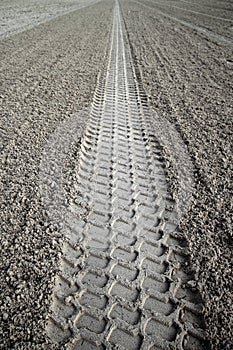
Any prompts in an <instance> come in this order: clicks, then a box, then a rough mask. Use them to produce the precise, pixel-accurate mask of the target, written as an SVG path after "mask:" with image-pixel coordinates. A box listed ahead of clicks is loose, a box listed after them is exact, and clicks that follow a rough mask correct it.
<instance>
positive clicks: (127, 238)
mask: <svg viewBox="0 0 233 350" xmlns="http://www.w3.org/2000/svg"><path fill="white" fill-rule="evenodd" d="M141 95H142V94H141V92H140V89H139V84H138V83H137V79H136V74H135V70H134V66H133V60H132V57H131V52H130V48H129V43H128V38H127V35H126V31H125V27H124V23H123V19H122V15H121V10H120V7H119V4H118V2H117V1H116V5H115V8H114V14H113V28H112V37H111V45H110V54H109V60H108V68H107V72H106V76H105V77H104V78H101V79H99V81H98V84H97V88H96V92H95V96H94V101H93V104H92V110H91V115H90V120H89V124H88V126H87V129H86V133H85V136H84V138H83V141H82V145H81V151H80V155H79V164H78V170H77V184H76V186H77V190H78V193H79V197H80V203H79V208H77V221H76V222H75V223H74V224H73V225H71V226H72V227H70V230H69V233H68V239H67V241H66V243H65V244H64V247H63V256H62V258H61V266H60V273H59V275H58V276H57V279H56V284H55V288H54V294H53V301H52V306H51V315H50V317H49V321H48V324H47V334H48V336H49V338H50V339H51V340H52V341H53V342H55V343H58V344H60V345H61V346H63V345H64V346H65V348H66V349H72V350H75V349H76V350H78V349H86V350H92V349H121V350H126V349H127V350H137V349H143V350H148V349H151V350H155V349H185V350H191V349H192V350H194V349H198V350H200V349H206V347H205V334H204V331H203V318H202V301H201V299H200V297H199V295H198V292H197V291H196V290H195V286H194V285H193V276H192V274H188V273H187V272H186V270H185V268H184V266H185V265H187V261H188V260H187V259H188V257H187V248H186V244H185V242H184V241H183V240H182V239H180V238H179V235H178V233H177V232H176V224H175V223H173V222H172V219H171V217H172V215H171V212H172V210H173V209H172V208H173V206H174V203H173V200H172V199H171V198H170V197H169V195H168V193H167V186H166V180H165V175H164V170H163V169H164V164H163V161H162V159H161V155H160V147H159V144H156V141H155V142H153V145H152V144H151V142H150V138H149V136H148V125H147V123H146V121H145V118H144V109H145V103H144V102H143V99H142V97H141ZM80 213H83V214H82V215H80Z"/></svg>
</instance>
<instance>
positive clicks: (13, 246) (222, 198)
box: [0, 0, 233, 350]
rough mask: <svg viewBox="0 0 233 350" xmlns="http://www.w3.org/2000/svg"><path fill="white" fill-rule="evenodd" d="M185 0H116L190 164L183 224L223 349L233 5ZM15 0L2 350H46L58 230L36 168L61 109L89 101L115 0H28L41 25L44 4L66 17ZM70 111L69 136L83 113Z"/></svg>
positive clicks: (149, 84) (6, 74)
mask: <svg viewBox="0 0 233 350" xmlns="http://www.w3.org/2000/svg"><path fill="white" fill-rule="evenodd" d="M190 1H191V0H190ZM190 1H181V0H180V1H162V0H158V1H156V2H155V1H154V2H153V1H152V0H141V1H138V2H133V1H130V0H129V1H128V0H127V1H126V0H121V5H122V10H123V15H124V19H125V23H126V28H127V30H128V34H129V39H130V42H131V45H132V50H133V54H134V57H135V63H136V64H137V67H138V74H139V78H140V79H141V81H142V83H143V86H144V89H145V91H146V93H147V95H148V98H149V102H150V104H151V105H152V107H153V109H154V110H155V111H156V112H157V114H159V115H160V116H161V117H162V118H166V119H167V120H169V121H170V122H171V123H172V124H173V125H174V126H175V127H176V129H177V131H178V132H179V134H180V137H181V138H182V140H183V141H184V142H185V143H186V145H187V148H188V151H189V154H190V157H191V159H192V161H193V164H194V167H195V174H194V175H195V179H196V181H195V183H196V184H195V191H194V193H193V201H192V206H191V208H190V211H189V213H188V215H187V217H186V218H184V220H183V222H182V231H183V233H184V235H185V236H186V237H187V239H188V241H189V244H190V252H191V258H192V264H193V267H194V270H195V271H196V279H197V281H198V284H199V289H200V292H201V294H202V297H203V300H204V301H205V319H206V325H207V332H208V336H209V338H210V340H211V343H212V349H214V350H215V349H216V350H218V349H231V348H232V337H233V334H232V324H231V322H230V319H231V317H232V292H231V290H232V281H233V277H232V272H231V268H232V266H231V261H232V258H233V256H232V249H231V245H232V226H231V219H230V210H231V196H230V193H231V191H232V188H231V183H230V172H231V164H232V159H231V158H232V155H231V152H230V142H229V140H230V137H231V130H232V129H231V128H232V119H231V116H232V106H231V104H230V102H231V92H232V90H231V88H232V86H231V82H232V81H231V78H232V75H231V74H232V63H233V60H232V46H231V45H232V44H231V43H232V32H233V29H232V28H233V23H232V9H233V7H232V2H231V1H226V0H225V1H217V0H213V1H210V0H203V1H201V0H195V2H192V4H190ZM139 2H141V3H142V5H140V4H139ZM22 3H24V4H25V2H21V1H20V0H14V2H11V3H10V4H8V2H6V1H2V2H1V8H4V9H5V10H4V11H5V12H4V11H3V12H4V13H5V14H7V11H8V14H7V16H8V17H9V21H8V22H7V20H6V21H5V22H4V23H5V26H3V27H2V28H1V30H4V31H5V27H6V26H7V27H8V29H7V30H6V31H5V33H6V34H4V35H5V36H7V35H9V36H10V35H11V37H10V38H8V39H7V38H5V39H4V40H2V41H1V42H0V58H1V67H0V86H1V88H0V113H1V120H0V123H1V124H0V133H1V144H0V151H1V166H0V186H1V192H2V195H1V197H0V217H1V223H2V225H1V245H0V256H1V259H0V275H1V290H0V311H1V313H0V349H55V346H53V345H51V344H50V343H49V341H48V340H47V339H46V336H45V334H44V323H45V318H46V315H47V313H48V308H49V306H50V296H51V293H52V288H53V285H54V277H55V275H56V273H57V262H58V260H59V254H60V251H61V247H62V244H63V237H62V236H61V235H60V233H59V228H58V227H56V225H53V224H52V223H51V220H50V218H49V217H48V215H47V212H46V208H45V207H44V206H43V204H42V201H41V195H40V191H39V171H40V169H39V167H40V161H41V157H42V152H43V147H44V145H45V144H46V141H47V140H48V139H49V136H50V135H51V134H52V133H53V132H54V131H55V130H56V129H57V127H58V126H59V125H60V123H62V122H63V121H64V120H65V119H66V118H69V117H70V115H73V114H75V113H78V112H80V111H82V110H86V108H87V107H89V106H90V103H91V99H92V96H93V92H94V89H95V86H96V79H97V74H98V72H99V71H100V69H101V67H102V63H103V61H104V54H105V52H106V47H107V44H108V40H109V33H110V31H111V24H112V9H113V1H107V0H104V1H101V2H99V3H97V4H95V5H93V6H91V7H87V8H83V9H80V10H78V11H76V12H70V10H71V8H72V11H73V9H74V7H75V6H77V3H76V2H72V1H68V0H67V1H65V3H66V5H65V6H64V2H63V5H62V9H61V7H60V6H61V5H60V4H59V3H58V2H55V1H54V2H52V1H50V2H47V1H46V3H45V2H44V1H43V2H42V1H41V2H40V4H42V7H43V8H42V7H40V6H39V5H38V2H33V3H32V2H30V6H31V8H30V11H32V12H33V11H34V12H33V13H34V14H38V13H42V17H43V16H44V17H43V21H45V20H46V21H47V19H48V18H49V17H48V16H47V14H48V12H49V11H50V13H51V14H52V16H57V15H59V16H60V15H61V14H62V13H64V12H65V13H66V15H63V16H60V17H58V18H56V19H53V20H51V21H47V22H46V23H43V25H38V24H39V23H40V21H41V18H42V17H40V15H38V17H37V19H36V17H34V16H31V15H30V16H29V15H28V16H27V14H25V13H24V14H23V11H25V10H24V7H23V5H22ZM80 3H81V2H80ZM80 3H78V4H80ZM6 4H7V5H6ZM34 5H35V6H34ZM10 6H11V8H10ZM24 6H26V7H25V8H27V6H29V5H24ZM30 6H29V7H30ZM46 6H47V7H46ZM12 7H14V8H15V12H14V11H13V12H12ZM49 8H50V10H49ZM17 11H18V12H17ZM0 12H1V10H0ZM3 12H2V13H3ZM58 12H59V13H58ZM67 12H70V13H69V14H67ZM194 12H195V13H194ZM197 12H198V13H197ZM12 13H17V14H18V15H19V17H20V16H21V15H22V16H23V17H20V18H21V19H20V21H18V22H20V23H24V24H25V23H26V26H25V27H24V24H23V26H22V27H20V26H19V27H17V28H16V30H17V31H21V30H25V29H28V28H31V29H30V30H27V31H24V32H21V33H18V34H15V32H14V30H15V28H14V26H12V23H13V22H12V21H11V20H10V18H12V17H10V16H11V14H12ZM28 14H30V13H29V12H28ZM203 14H204V15H203ZM207 15H208V16H207ZM13 17H14V16H13ZM217 17H218V18H217ZM22 18H24V19H25V21H24V20H23V21H22ZM15 23H16V22H15ZM34 25H37V26H36V27H34V28H32V26H34ZM13 34H15V35H13ZM78 115H80V126H79V127H77V133H78V137H77V139H78V138H80V137H81V134H82V131H83V129H84V126H85V122H86V116H87V114H86V113H82V114H78ZM78 147H79V145H78V144H76V145H73V147H72V149H71V151H70V157H69V159H68V160H67V184H68V185H67V188H66V190H67V193H68V195H72V194H71V193H72V189H71V188H69V181H70V180H69V179H70V178H72V168H73V167H75V164H74V163H75V162H74V159H75V158H76V157H77V149H78ZM164 152H165V154H164V155H165V157H166V158H167V160H168V163H167V164H168V177H169V179H170V187H171V190H172V192H173V194H174V197H175V196H176V195H177V183H178V182H179V179H178V178H177V174H178V173H179V172H178V171H177V170H176V167H175V164H174V159H173V157H172V155H171V154H169V153H166V150H165V151H164Z"/></svg>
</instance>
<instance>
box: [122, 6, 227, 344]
mask: <svg viewBox="0 0 233 350" xmlns="http://www.w3.org/2000/svg"><path fill="white" fill-rule="evenodd" d="M141 3H142V4H143V5H146V6H149V7H150V8H149V7H144V6H141V5H139V4H138V3H137V4H135V2H132V1H130V2H126V1H124V2H122V8H123V13H124V17H125V21H126V26H127V29H128V33H129V38H130V41H131V44H132V49H133V52H134V55H135V61H136V63H137V65H138V67H139V71H140V72H141V79H142V82H143V84H144V88H145V90H146V92H147V95H148V96H149V99H150V103H151V105H152V106H153V108H154V109H155V110H156V111H157V113H158V114H159V115H161V116H164V117H165V118H167V119H168V120H170V121H171V122H172V123H173V124H174V125H175V126H176V129H177V130H178V131H179V133H180V135H181V137H182V139H183V140H184V141H185V143H186V145H187V146H188V150H189V153H190V155H191V157H192V160H193V163H194V165H195V177H196V190H195V193H194V194H193V203H192V207H191V209H190V211H189V213H188V216H187V218H186V219H185V220H183V224H182V229H183V232H184V234H185V235H186V237H187V239H188V241H189V243H190V252H191V256H192V262H193V266H194V270H195V271H196V278H197V280H198V282H199V287H200V290H201V293H202V296H203V299H204V300H205V302H206V309H205V317H206V323H207V331H208V333H209V337H210V339H212V346H213V349H230V348H231V347H232V324H231V323H230V320H232V272H231V267H232V266H231V262H232V225H231V219H230V211H231V210H232V206H231V205H232V203H231V190H232V187H231V183H230V173H231V164H232V154H231V151H230V140H231V135H232V104H231V97H232V96H231V93H232V65H231V57H232V47H230V46H229V45H223V44H220V43H218V44H217V43H215V41H214V40H211V39H209V38H208V36H206V35H203V34H202V33H199V32H197V31H195V30H191V29H190V28H188V27H187V26H183V25H181V24H180V23H179V22H177V21H175V20H171V19H169V18H167V17H166V16H161V13H160V12H159V13H157V8H158V9H159V10H161V9H163V12H164V13H165V15H166V14H167V13H171V11H173V10H172V7H170V5H169V4H171V3H172V4H175V3H178V2H174V1H173V2H172V1H170V2H169V1H168V2H163V6H159V5H158V7H157V2H156V3H155V2H154V4H153V1H146V0H145V1H144V0H143V1H141ZM165 3H166V4H167V6H165ZM199 4H200V2H199ZM211 4H212V2H211ZM215 5H216V6H217V5H221V8H220V9H219V7H218V8H217V9H216V10H215V8H214V7H211V6H210V2H208V1H205V2H204V3H203V4H202V6H201V9H200V5H199V7H198V6H196V10H198V11H201V12H204V13H207V14H210V10H209V7H211V14H212V15H216V16H218V15H220V13H221V16H222V17H224V18H230V17H231V14H232V12H230V9H232V5H231V4H230V3H229V2H228V3H227V2H221V3H220V2H215ZM171 6H172V5H171ZM177 6H178V5H177ZM179 6H180V7H182V6H183V5H182V4H181V3H180V2H179ZM185 6H186V5H185ZM208 6H209V7H208ZM186 7H187V6H186ZM153 8H154V9H153ZM189 8H190V7H189ZM192 8H193V7H192ZM225 9H227V10H225ZM176 12H177V13H176V14H175V13H173V16H176V17H177V18H179V19H182V20H183V19H184V12H183V11H179V12H178V10H177V9H176ZM188 16H189V17H188ZM185 20H186V21H188V22H189V23H193V24H195V25H196V23H197V21H196V18H195V17H194V16H193V13H192V12H190V13H189V14H188V13H186V12H185ZM208 20H209V22H208ZM205 21H206V22H208V28H209V30H211V31H212V32H213V33H215V28H217V29H218V30H217V31H216V32H218V33H221V34H222V33H223V32H224V34H225V33H226V31H224V28H225V25H224V24H222V22H221V20H219V21H217V19H216V20H215V23H212V19H211V18H210V19H209V17H205ZM199 25H203V26H204V23H202V22H201V18H199ZM205 25H206V24H205ZM225 35H226V34H225ZM167 157H168V158H169V155H167ZM173 171H174V172H173ZM169 176H170V177H171V180H172V181H173V182H172V187H173V191H174V193H175V192H176V189H175V186H174V180H175V179H174V178H175V177H176V174H175V170H174V169H172V160H171V169H170V171H169Z"/></svg>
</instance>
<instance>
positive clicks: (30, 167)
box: [0, 2, 112, 349]
mask: <svg viewBox="0 0 233 350" xmlns="http://www.w3.org/2000/svg"><path fill="white" fill-rule="evenodd" d="M111 11H112V4H111V3H107V2H102V3H101V4H97V5H96V6H93V7H90V8H88V9H83V10H80V11H77V12H74V13H72V14H69V15H67V16H64V17H60V18H58V19H56V20H54V21H51V22H47V23H46V24H44V25H43V26H38V27H36V28H34V29H33V30H30V31H27V32H24V33H21V34H18V35H15V36H14V37H12V38H11V39H8V40H5V41H2V42H1V44H0V45H1V49H0V51H1V73H0V75H1V78H0V79H1V193H2V194H1V210H0V211H1V248H0V250H1V251H0V256H1V259H0V260H1V268H0V270H1V296H0V300H1V301H0V310H1V316H0V318H1V321H0V322H1V327H0V339H1V340H0V348H1V349H33V348H37V349H41V348H43V347H42V345H41V343H43V342H44V338H43V328H44V327H43V323H44V320H45V315H46V313H47V311H48V305H49V301H48V297H47V296H48V295H49V293H50V288H51V277H52V276H54V275H55V273H56V261H57V255H58V252H59V249H60V248H59V244H60V238H59V237H57V235H56V228H54V227H52V226H51V224H50V221H49V218H48V217H47V214H46V211H45V208H44V207H43V206H42V205H41V200H40V194H39V189H38V181H39V176H38V174H39V163H40V158H41V154H42V150H43V147H44V144H45V142H46V140H47V138H48V137H49V135H50V134H51V133H52V132H53V131H54V130H55V128H56V127H57V126H58V125H59V123H60V122H61V121H62V120H64V119H65V118H67V117H69V116H70V115H71V114H73V113H75V112H77V111H80V110H82V109H83V108H85V107H86V106H89V105H90V101H91V97H92V94H93V90H94V89H95V85H96V77H97V74H98V72H99V70H100V67H101V64H102V61H103V57H104V54H105V51H106V45H107V42H108V39H109V31H110V30H111V20H112V18H111V15H112V12H111ZM83 28H85V29H83ZM81 122H83V120H82V121H81ZM81 127H82V125H81V123H80V131H81V130H82V128H81ZM74 156H75V153H74ZM70 162H72V155H71V161H70Z"/></svg>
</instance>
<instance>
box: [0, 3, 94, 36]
mask: <svg viewBox="0 0 233 350" xmlns="http://www.w3.org/2000/svg"><path fill="white" fill-rule="evenodd" d="M97 2H98V0H86V1H85V0H73V1H72V0H63V1H62V2H61V1H56V0H49V1H48V0H40V1H37V0H26V1H25V0H13V1H10V2H9V1H7V0H3V1H1V3H0V19H1V20H0V38H1V39H3V38H6V37H9V36H11V35H14V34H16V33H20V32H22V31H24V30H28V29H31V28H33V27H35V26H36V25H39V24H41V23H45V22H47V21H49V20H51V19H53V18H56V17H59V16H62V15H65V14H68V13H71V12H73V11H75V10H78V9H81V8H84V7H88V6H91V5H93V4H94V3H97Z"/></svg>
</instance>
